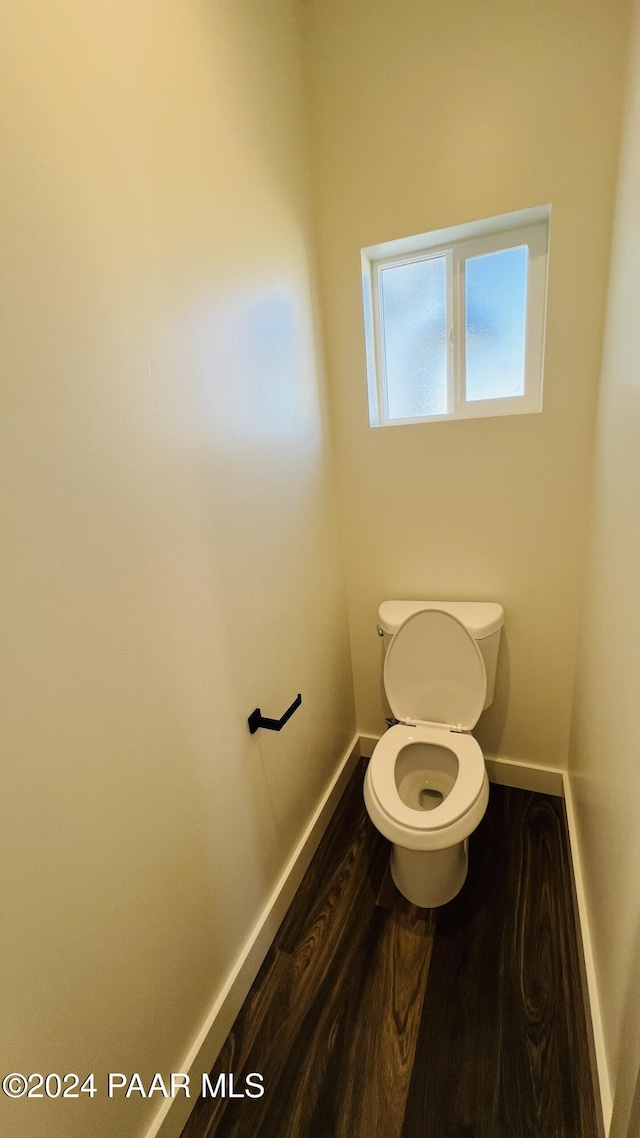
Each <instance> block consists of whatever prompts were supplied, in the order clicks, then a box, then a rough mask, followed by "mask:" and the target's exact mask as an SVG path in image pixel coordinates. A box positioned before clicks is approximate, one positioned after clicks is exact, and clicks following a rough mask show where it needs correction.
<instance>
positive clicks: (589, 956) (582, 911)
mask: <svg viewBox="0 0 640 1138" xmlns="http://www.w3.org/2000/svg"><path fill="white" fill-rule="evenodd" d="M564 800H565V807H566V811H567V825H568V827H569V842H570V845H571V861H572V863H573V879H574V884H575V892H576V899H577V902H578V920H579V922H580V935H581V939H582V950H583V954H584V970H585V979H586V984H587V993H588V997H589V1004H590V1008H589V1009H588V1013H590V1017H591V1026H592V1029H593V1047H594V1050H595V1065H596V1072H597V1077H598V1086H599V1089H600V1102H601V1105H602V1117H603V1122H604V1132H605V1135H608V1133H609V1129H610V1126H611V1114H612V1111H613V1100H612V1097H611V1084H610V1082H609V1071H608V1067H607V1057H606V1051H605V1046H604V1032H603V1030H602V1015H601V1013H600V1000H599V998H598V986H597V984H596V971H595V964H594V959H593V946H592V944H591V933H590V929H589V918H588V911H587V898H586V893H585V888H584V877H583V874H582V863H581V860H580V846H579V843H578V832H577V826H576V815H575V808H574V804H573V793H572V789H571V776H570V775H569V773H568V772H564Z"/></svg>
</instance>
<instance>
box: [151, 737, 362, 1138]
mask: <svg viewBox="0 0 640 1138" xmlns="http://www.w3.org/2000/svg"><path fill="white" fill-rule="evenodd" d="M359 757H360V745H359V738H358V736H357V735H356V736H355V738H354V739H353V741H352V743H351V744H350V746H349V749H348V750H347V752H346V753H345V754H344V755H343V757H342V758H341V760H340V762H339V764H338V768H337V770H336V772H335V774H334V775H333V777H332V779H331V781H330V783H329V785H328V786H327V788H326V790H325V792H324V794H323V796H322V798H321V799H320V802H319V803H318V806H317V807H316V810H315V811H314V813H313V815H312V817H311V819H310V821H309V824H308V826H307V828H306V829H305V831H304V833H303V835H302V837H301V838H300V841H299V842H298V844H297V846H296V848H295V850H294V851H293V853H292V855H291V857H290V858H289V861H288V862H287V864H286V866H285V868H284V869H283V871H282V873H281V875H280V878H279V879H278V881H277V883H276V885H275V888H274V889H273V891H272V893H271V895H270V897H269V898H268V900H267V902H266V904H265V906H264V908H263V910H262V912H261V914H260V916H259V917H258V920H257V921H256V923H255V925H254V927H253V928H252V930H251V932H250V934H249V936H248V937H247V940H246V942H245V944H244V946H243V948H242V950H241V952H240V954H239V956H238V958H237V960H236V963H235V965H234V967H233V969H232V970H231V972H230V974H229V976H228V977H227V980H226V982H225V984H224V985H223V987H222V990H221V991H220V993H219V994H218V996H217V998H216V1000H215V1002H214V1004H213V1006H212V1008H211V1010H210V1011H209V1014H208V1015H207V1017H206V1019H205V1021H204V1023H203V1024H202V1026H201V1028H200V1030H199V1032H198V1034H197V1035H196V1038H195V1039H194V1041H193V1043H192V1045H191V1047H190V1048H189V1050H188V1052H187V1054H186V1056H185V1058H184V1059H183V1060H182V1063H181V1065H180V1067H179V1068H176V1069H177V1070H180V1071H183V1072H186V1073H189V1074H191V1075H192V1077H191V1085H192V1086H194V1087H199V1085H200V1081H201V1078H202V1073H203V1072H209V1071H210V1070H211V1068H212V1067H213V1064H214V1063H215V1061H216V1059H217V1057H218V1055H219V1053H220V1049H221V1048H222V1045H223V1043H224V1041H225V1039H226V1038H227V1035H228V1034H229V1031H230V1030H231V1027H232V1026H233V1021H234V1020H235V1018H236V1016H237V1014H238V1012H239V1011H240V1008H241V1007H242V1004H243V1003H244V1001H245V999H246V997H247V994H248V992H249V989H250V987H251V985H252V984H253V981H254V980H255V978H256V976H257V974H258V971H259V969H260V965H261V964H262V961H263V960H264V958H265V956H266V955H267V952H268V950H269V948H270V946H271V943H272V941H273V938H274V937H275V935H276V933H277V931H278V928H279V927H280V924H281V922H282V919H283V917H284V915H285V913H286V911H287V909H288V908H289V905H290V904H291V901H292V900H293V897H294V895H295V892H296V890H297V888H298V886H299V884H300V882H301V881H302V878H303V877H304V874H305V872H306V870H307V867H308V865H309V862H310V861H311V858H312V857H313V855H314V853H315V852H316V849H317V848H318V845H319V844H320V839H321V838H322V835H323V834H324V832H325V830H326V828H327V826H328V824H329V821H330V819H331V816H332V814H333V812H334V810H335V808H336V806H337V805H338V802H339V801H340V798H341V796H342V793H343V791H344V789H345V786H346V784H347V782H348V781H349V778H350V777H351V775H352V773H353V770H354V768H355V765H356V763H357V761H358V758H359ZM196 1097H197V1095H196ZM194 1106H195V1099H194V1098H191V1099H186V1098H185V1097H184V1095H178V1097H176V1098H175V1099H165V1100H164V1102H163V1104H162V1106H161V1107H160V1110H159V1111H158V1113H157V1114H156V1116H155V1118H154V1119H153V1122H152V1123H151V1125H150V1127H149V1129H148V1130H147V1132H146V1138H156V1136H159V1138H179V1135H180V1133H181V1131H182V1129H183V1127H184V1125H185V1123H186V1121H187V1118H188V1117H189V1114H190V1113H191V1111H192V1110H193V1107H194Z"/></svg>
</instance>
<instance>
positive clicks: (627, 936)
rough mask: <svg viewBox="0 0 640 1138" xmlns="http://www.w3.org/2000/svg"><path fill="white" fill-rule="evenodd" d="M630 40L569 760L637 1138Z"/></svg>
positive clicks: (622, 1129)
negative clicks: (591, 507)
mask: <svg viewBox="0 0 640 1138" xmlns="http://www.w3.org/2000/svg"><path fill="white" fill-rule="evenodd" d="M638 16H639V17H640V7H638ZM632 42H633V53H632V56H631V72H630V86H629V97H628V111H627V120H626V130H625V135H624V142H623V147H622V161H621V169H620V189H619V197H618V204H617V212H616V226H615V234H614V243H613V258H612V267H611V287H610V299H609V309H608V318H607V326H606V340H605V352H604V362H603V377H602V389H601V396H600V406H599V415H598V432H597V443H596V464H595V488H594V502H593V526H592V533H591V541H590V548H589V558H588V575H587V587H586V598H585V609H584V617H583V633H582V639H581V651H580V653H579V668H578V683H577V687H576V699H575V714H574V733H573V741H572V754H571V762H570V771H571V783H572V789H573V796H574V799H575V809H576V817H577V823H578V831H579V846H580V860H581V864H582V869H583V874H584V881H585V888H586V896H587V902H588V912H589V923H590V928H591V936H592V940H593V949H594V957H595V972H596V979H597V984H598V989H599V1000H600V1007H601V1012H602V1019H603V1028H604V1041H605V1047H606V1053H607V1060H608V1066H609V1078H610V1083H611V1093H612V1099H613V1122H612V1132H611V1133H612V1138H627V1134H629V1138H638V1136H639V1135H640V1111H639V1109H638V1107H639V1106H640V1094H639V1090H638V1074H639V1071H640V874H639V872H638V867H639V866H640V824H639V818H640V693H639V684H638V677H639V676H640V637H639V636H638V627H639V625H640V516H639V513H638V503H639V502H640V452H639V449H638V440H639V439H640V329H639V326H638V297H640V19H639V20H638V22H637V25H636V34H635V37H634V39H633V41H632ZM634 1096H635V1106H634ZM632 1115H633V1118H632V1121H631V1125H630V1126H629V1120H630V1118H631V1116H632Z"/></svg>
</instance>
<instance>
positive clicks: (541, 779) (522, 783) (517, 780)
mask: <svg viewBox="0 0 640 1138" xmlns="http://www.w3.org/2000/svg"><path fill="white" fill-rule="evenodd" d="M484 763H485V766H486V768H487V774H488V775H489V782H494V783H496V784H497V785H498V786H513V787H514V788H515V789H517V790H536V791H539V793H540V794H555V795H556V797H557V798H564V780H563V778H562V771H561V770H558V768H557V767H543V766H540V764H539V763H522V762H520V761H519V759H503V758H494V759H491V758H489V757H488V756H487V755H485V760H484Z"/></svg>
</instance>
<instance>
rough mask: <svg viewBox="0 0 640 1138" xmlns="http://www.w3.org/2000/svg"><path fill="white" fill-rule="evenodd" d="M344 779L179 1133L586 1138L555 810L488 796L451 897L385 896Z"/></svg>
mask: <svg viewBox="0 0 640 1138" xmlns="http://www.w3.org/2000/svg"><path fill="white" fill-rule="evenodd" d="M363 774H364V764H361V766H360V767H359V769H358V771H357V772H356V774H355V775H354V777H353V779H352V780H351V783H350V784H349V787H348V789H347V791H346V793H345V795H344V796H343V798H342V801H341V803H340V805H339V807H338V809H337V811H336V813H335V815H334V817H333V819H332V822H331V824H330V826H329V828H328V830H327V832H326V834H325V836H324V838H323V841H322V843H321V845H320V848H319V849H318V852H317V854H316V856H315V858H314V859H313V862H312V863H311V865H310V867H309V870H308V872H307V874H306V875H305V878H304V880H303V882H302V884H301V886H300V888H299V890H298V892H297V894H296V897H295V898H294V901H293V903H292V905H291V907H290V909H289V912H288V913H287V916H286V917H285V920H284V922H283V924H282V926H281V928H280V930H279V932H278V935H277V937H276V940H275V942H274V944H273V945H272V947H271V949H270V951H269V953H268V955H267V958H266V959H265V961H264V964H263V966H262V968H261V970H260V973H259V975H258V977H257V978H256V981H255V983H254V985H253V987H252V989H251V992H250V993H249V996H248V997H247V999H246V1001H245V1003H244V1005H243V1007H242V1009H241V1011H240V1013H239V1015H238V1017H237V1020H236V1022H235V1024H234V1026H233V1029H232V1031H231V1033H230V1034H229V1037H228V1039H227V1041H226V1043H225V1045H224V1048H223V1050H222V1052H221V1054H220V1056H219V1058H218V1061H217V1063H216V1065H215V1067H214V1069H213V1072H212V1074H211V1076H210V1077H211V1082H212V1083H213V1084H214V1085H215V1082H216V1080H217V1078H218V1075H219V1074H220V1073H222V1072H227V1073H228V1072H230V1071H232V1072H233V1073H234V1076H235V1086H236V1088H238V1087H240V1088H242V1087H243V1086H244V1079H245V1076H246V1075H247V1074H248V1073H249V1072H251V1071H254V1072H260V1073H261V1074H262V1076H263V1079H264V1087H265V1094H264V1096H263V1097H262V1098H260V1099H250V1098H244V1099H229V1098H221V1097H217V1098H208V1099H202V1098H201V1099H199V1100H198V1102H197V1103H196V1105H195V1108H194V1111H193V1113H192V1115H191V1117H190V1119H189V1121H188V1122H187V1125H186V1126H185V1128H184V1130H183V1132H182V1138H254V1136H257V1138H261V1136H263V1135H264V1136H265V1138H266V1136H268V1138H598V1135H599V1128H598V1125H597V1122H596V1112H595V1105H594V1096H593V1088H592V1081H591V1069H590V1062H589V1050H588V1044H587V1034H586V1022H585V1013H584V1003H583V997H582V990H581V981H580V967H579V956H578V946H577V938H576V929H575V921H574V913H573V896H572V889H571V870H570V863H569V852H568V841H567V835H566V826H565V821H564V814H563V804H562V802H561V800H560V799H558V798H553V797H551V796H546V795H542V794H531V793H529V792H527V791H522V790H511V789H507V788H505V787H501V786H492V787H491V797H490V802H489V808H488V810H487V814H486V816H485V818H484V820H483V822H482V823H481V825H480V826H479V828H478V830H477V831H476V833H475V834H474V835H473V836H472V839H471V849H470V869H469V876H468V879H467V882H466V883H465V885H464V887H463V889H462V891H461V893H460V894H459V895H458V897H457V898H456V899H455V900H454V901H452V902H451V903H450V904H449V905H445V906H443V907H442V908H440V909H437V910H427V909H418V908H417V907H416V906H414V905H410V904H409V903H408V902H407V901H405V900H404V898H402V897H401V896H400V894H399V893H398V892H397V890H396V889H395V887H394V885H393V883H392V882H391V880H390V877H389V872H388V851H389V846H388V843H387V842H386V841H385V840H384V839H383V838H382V837H381V836H380V835H379V834H378V833H377V831H376V830H375V829H374V827H373V826H372V825H371V823H370V822H369V819H368V817H367V815H366V812H365V809H364V804H363V801H362V779H363Z"/></svg>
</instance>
